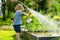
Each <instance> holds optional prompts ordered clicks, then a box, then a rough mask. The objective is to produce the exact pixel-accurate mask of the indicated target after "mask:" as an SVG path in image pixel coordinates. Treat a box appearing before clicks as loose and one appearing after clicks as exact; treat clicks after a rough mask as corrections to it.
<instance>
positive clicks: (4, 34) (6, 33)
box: [0, 30, 24, 40]
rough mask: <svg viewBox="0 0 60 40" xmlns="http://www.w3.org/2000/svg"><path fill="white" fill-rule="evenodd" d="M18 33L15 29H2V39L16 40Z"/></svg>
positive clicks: (0, 39)
mask: <svg viewBox="0 0 60 40" xmlns="http://www.w3.org/2000/svg"><path fill="white" fill-rule="evenodd" d="M15 34H16V33H15V32H14V31H4V30H0V40H16V35H15ZM21 39H22V40H24V38H21Z"/></svg>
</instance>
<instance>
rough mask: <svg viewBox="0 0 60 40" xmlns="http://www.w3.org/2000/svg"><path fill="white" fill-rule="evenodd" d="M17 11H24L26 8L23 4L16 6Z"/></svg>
mask: <svg viewBox="0 0 60 40" xmlns="http://www.w3.org/2000/svg"><path fill="white" fill-rule="evenodd" d="M15 10H21V11H24V7H23V5H21V4H18V5H16V7H15Z"/></svg>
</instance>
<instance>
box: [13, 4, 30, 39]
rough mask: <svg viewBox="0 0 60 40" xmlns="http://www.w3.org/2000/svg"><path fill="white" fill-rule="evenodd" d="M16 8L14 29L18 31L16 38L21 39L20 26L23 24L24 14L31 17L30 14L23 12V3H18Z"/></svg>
mask: <svg viewBox="0 0 60 40" xmlns="http://www.w3.org/2000/svg"><path fill="white" fill-rule="evenodd" d="M15 10H16V12H15V15H14V24H13V28H14V30H15V32H16V39H17V40H21V39H20V33H21V28H20V26H21V24H22V14H24V15H26V16H27V17H29V16H28V14H26V13H24V12H23V11H24V8H23V6H22V5H21V4H18V5H16V7H15Z"/></svg>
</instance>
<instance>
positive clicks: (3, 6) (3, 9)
mask: <svg viewBox="0 0 60 40" xmlns="http://www.w3.org/2000/svg"><path fill="white" fill-rule="evenodd" d="M1 1H2V13H3V21H5V20H6V16H5V5H6V4H5V0H1Z"/></svg>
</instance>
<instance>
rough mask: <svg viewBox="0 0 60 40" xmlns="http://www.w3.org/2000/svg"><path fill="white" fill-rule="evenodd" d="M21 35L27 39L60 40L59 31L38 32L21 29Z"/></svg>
mask: <svg viewBox="0 0 60 40" xmlns="http://www.w3.org/2000/svg"><path fill="white" fill-rule="evenodd" d="M22 31H23V32H22V34H23V37H24V38H25V39H27V40H60V33H40V32H28V31H27V30H22Z"/></svg>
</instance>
